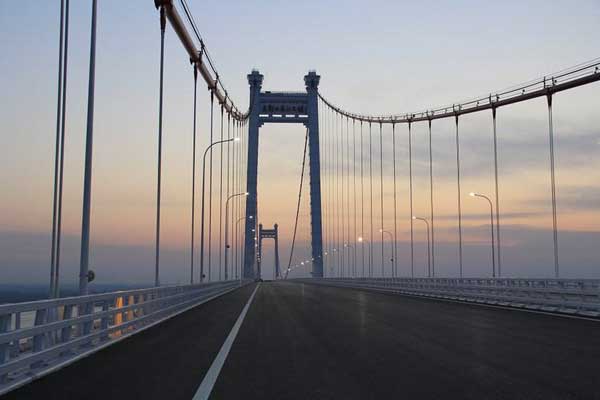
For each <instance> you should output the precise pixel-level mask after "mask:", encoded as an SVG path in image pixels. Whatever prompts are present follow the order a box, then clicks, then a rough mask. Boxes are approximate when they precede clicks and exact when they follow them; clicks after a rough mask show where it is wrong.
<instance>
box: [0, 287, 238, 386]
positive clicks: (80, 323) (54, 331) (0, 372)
mask: <svg viewBox="0 0 600 400" xmlns="http://www.w3.org/2000/svg"><path fill="white" fill-rule="evenodd" d="M242 283H246V282H242ZM239 286H240V281H238V280H235V281H225V282H214V283H203V284H196V285H185V286H164V287H155V288H149V289H138V290H128V291H117V292H111V293H103V294H94V295H88V296H80V297H67V298H62V299H50V300H40V301H32V302H24V303H16V304H5V305H0V395H1V394H2V393H5V392H6V391H8V390H11V389H12V388H14V387H15V386H20V385H22V384H24V383H26V382H28V381H30V380H32V379H35V378H36V377H39V376H41V375H44V374H45V373H47V372H48V371H51V370H54V369H56V368H59V367H60V366H64V365H66V364H68V363H70V362H73V361H75V360H77V359H79V358H82V357H84V356H86V355H89V354H91V353H92V352H94V351H97V350H99V349H101V348H104V347H106V346H107V345H109V344H112V343H114V342H116V341H118V340H120V339H123V338H125V337H128V336H131V335H132V334H134V333H137V332H140V331H142V330H144V329H146V328H148V327H150V326H153V325H155V324H157V323H159V322H162V321H164V320H166V319H168V318H170V317H173V316H175V315H177V314H179V313H181V312H183V311H186V310H188V309H190V308H191V307H194V306H196V305H198V304H201V303H203V302H205V301H208V300H210V299H212V298H214V297H217V296H219V295H221V294H224V293H226V292H228V291H231V290H234V289H235V288H237V287H239Z"/></svg>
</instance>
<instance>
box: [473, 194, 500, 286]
mask: <svg viewBox="0 0 600 400" xmlns="http://www.w3.org/2000/svg"><path fill="white" fill-rule="evenodd" d="M469 196H471V197H481V198H482V199H486V200H487V202H488V203H489V204H490V231H491V233H492V277H493V278H495V277H496V251H495V250H494V242H495V241H494V206H493V204H492V201H491V200H490V198H489V197H487V196H486V195H483V194H480V193H474V192H471V193H469Z"/></svg>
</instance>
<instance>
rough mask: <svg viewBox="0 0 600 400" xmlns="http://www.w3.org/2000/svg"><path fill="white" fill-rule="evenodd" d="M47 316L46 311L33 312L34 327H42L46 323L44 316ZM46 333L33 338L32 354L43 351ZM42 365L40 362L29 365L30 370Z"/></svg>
mask: <svg viewBox="0 0 600 400" xmlns="http://www.w3.org/2000/svg"><path fill="white" fill-rule="evenodd" d="M47 314H48V310H47V309H45V308H44V309H40V310H37V311H36V312H35V322H34V325H35V326H39V325H43V324H45V323H46V319H47V318H46V316H47ZM45 339H46V333H40V334H37V335H34V336H33V353H38V352H40V351H42V350H44V345H45V342H46V340H45ZM41 364H42V362H41V361H36V362H34V363H33V364H31V368H37V367H39V366H40V365H41Z"/></svg>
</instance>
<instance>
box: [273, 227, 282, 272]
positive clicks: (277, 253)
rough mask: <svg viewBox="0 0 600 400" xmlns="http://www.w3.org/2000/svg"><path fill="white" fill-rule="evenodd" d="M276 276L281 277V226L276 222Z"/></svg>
mask: <svg viewBox="0 0 600 400" xmlns="http://www.w3.org/2000/svg"><path fill="white" fill-rule="evenodd" d="M274 230H275V238H274V239H275V278H274V279H278V278H279V277H281V272H280V269H279V226H278V225H277V224H275V228H274Z"/></svg>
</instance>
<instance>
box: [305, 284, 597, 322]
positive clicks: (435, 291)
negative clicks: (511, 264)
mask: <svg viewBox="0 0 600 400" xmlns="http://www.w3.org/2000/svg"><path fill="white" fill-rule="evenodd" d="M298 280H299V281H303V282H307V283H315V284H321V285H328V286H338V287H350V288H359V289H369V290H377V291H384V292H391V293H398V294H404V295H413V296H424V297H433V298H439V299H449V300H458V301H465V302H475V303H485V304H492V305H499V306H506V307H517V308H526V309H531V310H539V311H546V312H555V313H564V314H571V315H581V316H587V317H599V316H600V279H521V278H311V279H298Z"/></svg>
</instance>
